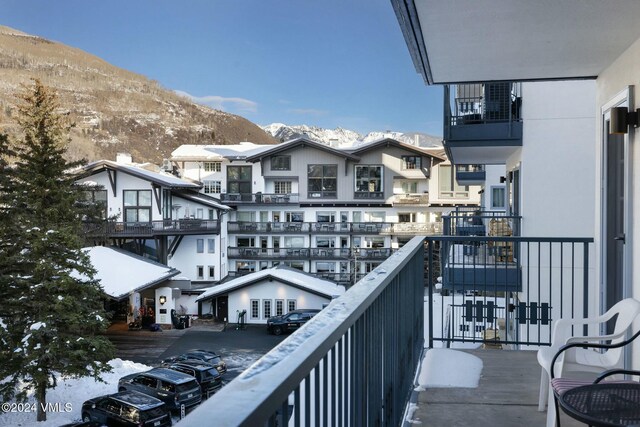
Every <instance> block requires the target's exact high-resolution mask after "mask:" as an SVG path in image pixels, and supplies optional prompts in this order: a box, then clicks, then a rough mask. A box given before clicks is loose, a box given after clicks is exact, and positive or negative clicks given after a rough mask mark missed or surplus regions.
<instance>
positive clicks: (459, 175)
mask: <svg viewBox="0 0 640 427" xmlns="http://www.w3.org/2000/svg"><path fill="white" fill-rule="evenodd" d="M486 177H487V173H486V172H485V170H484V166H483V165H457V166H456V181H458V184H460V185H482V184H483V183H484V182H485V181H486Z"/></svg>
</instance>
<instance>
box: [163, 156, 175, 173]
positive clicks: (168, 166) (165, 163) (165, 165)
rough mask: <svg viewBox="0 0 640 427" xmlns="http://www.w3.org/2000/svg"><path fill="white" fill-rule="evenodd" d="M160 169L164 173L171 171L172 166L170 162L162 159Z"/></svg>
mask: <svg viewBox="0 0 640 427" xmlns="http://www.w3.org/2000/svg"><path fill="white" fill-rule="evenodd" d="M160 169H162V170H163V171H165V172H171V171H173V165H172V164H171V160H169V159H162V166H161V167H160Z"/></svg>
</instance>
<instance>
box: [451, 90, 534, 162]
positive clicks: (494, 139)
mask: <svg viewBox="0 0 640 427" xmlns="http://www.w3.org/2000/svg"><path fill="white" fill-rule="evenodd" d="M521 87H522V86H521V84H520V83H515V82H492V83H486V84H463V85H457V86H449V85H445V87H444V116H445V117H444V146H445V149H447V152H448V154H449V157H450V160H451V161H452V162H453V163H455V164H473V163H479V161H480V160H481V159H482V160H485V161H486V160H487V159H488V158H490V160H491V161H490V162H489V163H504V162H505V161H506V159H507V158H508V157H509V156H510V155H512V154H513V153H514V152H515V150H516V149H517V147H518V146H521V145H522V114H521V110H522V108H521V107H522V88H521ZM485 146H486V147H493V149H492V151H491V153H490V155H489V157H488V154H487V152H481V153H482V154H481V155H479V154H478V153H479V152H478V150H477V149H478V148H479V147H485ZM468 148H472V149H471V150H469V149H468Z"/></svg>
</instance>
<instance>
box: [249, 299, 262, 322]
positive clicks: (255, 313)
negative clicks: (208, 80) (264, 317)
mask: <svg viewBox="0 0 640 427" xmlns="http://www.w3.org/2000/svg"><path fill="white" fill-rule="evenodd" d="M251 318H252V319H259V318H260V301H259V300H257V299H252V300H251Z"/></svg>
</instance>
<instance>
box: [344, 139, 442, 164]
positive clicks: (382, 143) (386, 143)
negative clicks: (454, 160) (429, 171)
mask: <svg viewBox="0 0 640 427" xmlns="http://www.w3.org/2000/svg"><path fill="white" fill-rule="evenodd" d="M381 147H398V148H402V149H403V150H407V151H410V152H412V153H415V154H418V155H421V156H430V157H434V158H436V159H439V160H446V158H445V157H444V156H442V155H440V154H439V152H438V151H436V150H432V151H427V150H426V149H423V148H420V147H416V146H415V145H409V144H405V143H404V142H400V141H398V140H396V139H393V138H383V139H379V140H377V141H373V142H369V143H367V144H363V145H360V146H358V147H357V148H354V149H351V150H349V151H350V152H351V153H353V154H355V155H359V154H362V153H364V152H367V151H370V150H375V149H378V148H381ZM438 150H440V151H441V149H438Z"/></svg>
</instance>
